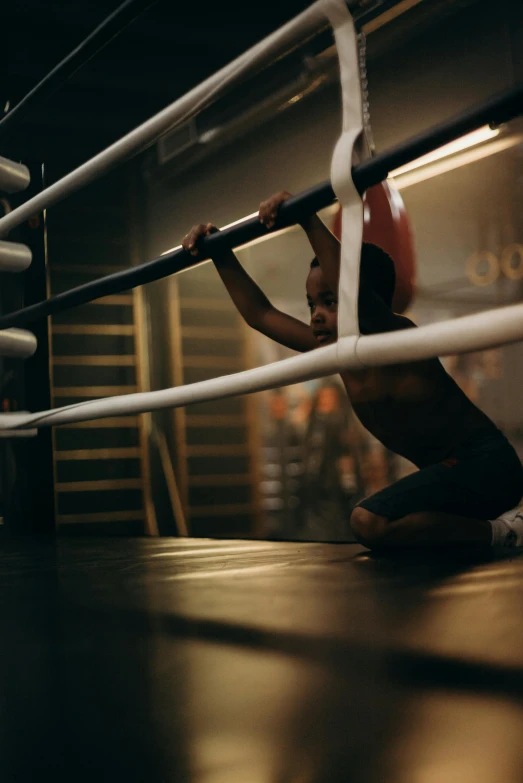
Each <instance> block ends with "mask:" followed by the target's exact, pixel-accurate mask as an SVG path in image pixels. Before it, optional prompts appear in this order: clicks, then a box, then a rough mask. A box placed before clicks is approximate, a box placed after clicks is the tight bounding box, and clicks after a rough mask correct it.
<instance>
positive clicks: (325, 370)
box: [0, 304, 523, 429]
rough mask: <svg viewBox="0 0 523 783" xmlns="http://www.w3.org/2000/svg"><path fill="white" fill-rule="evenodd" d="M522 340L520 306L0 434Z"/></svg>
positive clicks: (22, 421) (8, 420) (82, 406)
mask: <svg viewBox="0 0 523 783" xmlns="http://www.w3.org/2000/svg"><path fill="white" fill-rule="evenodd" d="M522 339H523V304H517V305H511V306H509V307H500V308H498V309H496V310H488V311H487V312H483V313H475V314H474V315H466V316H463V317H461V318H453V319H452V320H449V321H442V322H441V323H437V324H430V325H428V326H420V327H419V328H418V329H405V330H402V331H399V332H388V333H387V334H373V335H366V336H352V337H341V338H340V339H339V340H338V342H337V343H336V344H334V345H327V346H325V347H323V348H318V349H317V350H315V351H310V352H309V353H305V354H302V355H301V356H293V357H292V358H290V359H283V360H281V361H279V362H274V363H273V364H269V365H267V366H265V367H257V368H256V369H254V370H246V371H245V372H240V373H236V374H234V375H224V376H222V377H220V378H212V379H211V380H209V381H201V382H199V383H192V384H188V385H186V386H178V387H176V388H172V389H162V390H161V391H155V392H142V393H139V394H127V395H121V396H119V397H109V398H105V399H101V400H93V401H91V402H82V403H78V404H76V405H67V406H65V407H63V408H57V409H54V410H50V411H43V412H42V413H29V414H24V413H9V414H3V415H1V416H0V429H17V428H26V427H28V428H29V427H37V426H42V427H49V426H51V425H54V424H71V423H74V422H79V421H90V420H91V419H102V418H108V417H109V416H128V415H130V414H137V413H147V412H149V411H154V410H161V409H162V408H180V407H183V406H184V405H192V404H193V403H197V402H209V401H212V400H218V399H224V398H225V397H234V396H236V395H238V394H252V393H253V392H259V391H265V390H267V389H274V388H277V387H280V386H288V385H290V384H293V383H300V382H302V381H307V380H312V379H313V378H323V377H325V376H326V375H333V374H335V373H339V372H342V371H343V370H349V369H358V368H361V367H378V366H383V365H390V364H402V363H405V362H412V361H416V360H420V359H432V358H433V357H435V356H452V355H454V354H458V353H468V352H469V351H481V350H485V349H486V348H494V347H496V346H498V345H503V344H505V343H511V342H517V341H518V340H522Z"/></svg>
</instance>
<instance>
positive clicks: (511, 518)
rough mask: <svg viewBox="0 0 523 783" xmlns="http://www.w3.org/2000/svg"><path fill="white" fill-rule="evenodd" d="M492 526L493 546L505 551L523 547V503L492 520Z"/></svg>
mask: <svg viewBox="0 0 523 783" xmlns="http://www.w3.org/2000/svg"><path fill="white" fill-rule="evenodd" d="M490 524H491V525H492V546H495V547H502V548H503V549H514V548H515V547H523V503H520V505H519V506H516V508H511V509H510V511H505V513H504V514H501V516H499V517H498V518H497V519H492V520H490Z"/></svg>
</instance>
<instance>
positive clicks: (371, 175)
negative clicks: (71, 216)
mask: <svg viewBox="0 0 523 783" xmlns="http://www.w3.org/2000/svg"><path fill="white" fill-rule="evenodd" d="M522 113H523V85H518V86H517V87H516V88H514V89H512V90H508V91H507V92H504V93H502V94H500V95H496V96H494V97H493V98H490V99H489V100H487V101H484V102H483V103H481V104H479V105H478V106H476V107H474V108H472V109H469V110H467V111H466V112H463V113H462V114H459V115H457V116H455V117H453V118H451V119H450V120H447V121H446V122H443V123H441V124H439V125H437V126H436V127H433V128H431V129H430V130H428V131H425V132H423V133H420V134H419V135H418V136H414V137H413V138H411V139H408V140H407V141H405V142H402V143H401V144H398V145H397V146H395V147H393V148H392V149H390V150H389V151H388V152H384V153H383V154H381V155H377V156H376V157H375V158H372V159H371V160H368V161H366V162H365V163H362V164H361V165H360V166H358V167H356V168H354V169H353V172H352V175H353V179H354V182H355V184H356V186H357V188H358V190H359V191H360V193H363V192H364V191H365V190H366V189H367V188H369V187H371V186H372V185H376V184H378V183H379V182H382V181H383V180H384V179H386V177H387V176H388V174H389V173H390V172H391V171H394V169H396V168H399V167H400V166H403V165H405V164H406V163H410V162H411V161H413V160H416V159H417V158H419V157H421V156H422V155H426V154H428V153H429V152H433V151H434V150H436V149H438V148H439V147H441V146H443V145H444V144H448V143H449V142H451V141H454V140H455V139H458V138H460V137H461V136H463V135H464V134H466V133H471V132H472V131H474V130H477V129H478V128H480V127H482V126H483V125H486V124H489V123H491V124H496V125H498V124H501V123H504V122H508V121H509V120H510V119H513V118H514V117H516V116H518V115H520V114H522ZM334 200H335V194H334V191H333V189H332V185H331V183H330V182H323V183H321V184H320V185H317V186H316V187H314V188H311V189H310V190H307V191H304V192H302V193H300V194H298V195H296V196H294V197H293V198H291V199H289V200H288V201H286V202H285V203H284V204H283V205H282V207H281V210H280V217H279V221H278V225H277V226H276V229H278V228H283V227H285V226H291V225H294V224H296V223H298V222H299V220H300V217H303V216H304V215H307V214H309V215H310V214H313V213H314V212H317V211H318V210H320V209H323V208H324V207H327V206H328V205H329V204H331V203H332V202H333V201H334ZM267 233H269V232H268V231H267V229H266V228H265V227H264V226H262V225H261V224H260V222H259V221H258V219H257V218H250V219H249V220H244V221H243V222H241V223H239V224H237V225H236V226H232V227H231V228H228V229H226V230H224V231H221V232H219V233H217V234H213V235H212V236H209V237H207V238H206V239H205V240H204V241H203V243H202V254H201V257H200V260H198V261H195V260H194V258H193V257H192V256H191V255H189V254H188V253H186V252H185V251H184V250H181V249H178V250H173V251H171V252H170V253H167V254H166V255H164V256H160V257H159V258H156V259H154V260H153V261H148V262H147V263H145V264H141V265H140V266H136V267H131V268H130V269H126V270H124V271H122V272H117V273H115V274H113V275H108V276H107V277H102V278H99V279H98V280H93V281H92V282H90V283H85V284H84V285H81V286H78V287H77V288H73V289H71V290H70V291H65V292H64V293H62V294H58V295H57V296H53V297H52V298H51V299H48V300H46V301H44V302H39V303H38V304H35V305H33V306H31V307H26V308H24V309H23V310H18V311H17V312H14V313H10V314H9V315H4V316H2V317H0V329H6V328H8V327H10V326H23V325H25V324H29V323H32V322H33V321H35V320H36V319H38V318H44V317H46V316H48V315H52V314H54V313H59V312H62V311H63V310H68V309H70V308H72V307H77V306H78V305H81V304H85V303H86V302H90V301H92V300H93V299H98V298H99V297H102V296H108V295H110V294H114V293H117V292H119V291H124V290H127V289H129V288H136V287H137V286H140V285H144V284H146V283H151V282H153V281H154V280H160V279H161V278H163V277H167V276H168V275H172V274H175V273H176V272H181V271H183V270H184V269H188V268H189V267H192V266H196V265H197V264H199V263H202V262H203V261H205V260H207V259H208V258H209V257H210V256H211V255H212V254H213V253H215V252H216V251H217V250H218V249H222V248H234V247H239V246H240V245H243V244H246V243H247V242H250V241H252V240H253V239H257V238H258V237H261V236H264V235H265V234H267Z"/></svg>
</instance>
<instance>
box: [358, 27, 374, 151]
mask: <svg viewBox="0 0 523 783" xmlns="http://www.w3.org/2000/svg"><path fill="white" fill-rule="evenodd" d="M358 61H359V68H360V82H361V98H362V106H363V133H364V135H365V141H366V143H367V147H368V149H369V152H370V155H371V156H372V155H374V154H375V152H376V145H375V143H374V135H373V133H372V126H371V124H370V102H369V80H368V74H367V36H366V35H365V33H364V32H363V31H362V32H361V33H359V35H358Z"/></svg>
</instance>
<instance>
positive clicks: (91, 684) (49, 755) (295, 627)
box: [0, 539, 523, 783]
mask: <svg viewBox="0 0 523 783" xmlns="http://www.w3.org/2000/svg"><path fill="white" fill-rule="evenodd" d="M1 548H2V555H1V561H0V562H1V565H0V591H1V592H0V595H1V604H0V605H1V609H0V612H1V618H0V622H1V625H0V629H1V641H0V665H1V675H0V676H1V679H0V683H1V686H0V687H1V692H0V696H1V698H0V780H1V781H2V783H11V782H13V783H14V782H15V781H16V783H26V781H27V782H29V781H31V783H33V781H44V780H45V781H47V780H51V781H54V782H56V781H60V782H61V781H67V783H77V782H78V781H82V782H83V781H92V782H93V783H99V782H100V781H114V783H116V782H117V781H141V782H142V781H143V783H157V782H158V783H160V782H161V783H168V782H170V781H175V782H176V783H184V782H185V781H191V782H192V781H194V782H196V781H197V782H198V783H320V782H321V783H337V782H338V781H344V783H345V782H346V781H350V782H351V783H360V782H363V781H365V783H367V781H373V782H374V781H376V783H395V782H396V781H402V783H403V781H405V783H440V781H441V782H442V783H469V782H470V783H521V781H523V702H522V697H523V611H522V594H523V590H522V588H523V557H522V558H515V559H513V560H505V561H502V562H500V561H498V562H488V561H487V560H486V559H483V560H482V559H481V557H480V556H479V555H475V556H474V555H467V554H465V553H463V554H454V555H449V554H444V553H440V554H439V555H438V556H434V555H432V556H428V555H421V554H417V555H413V554H409V555H401V556H396V557H372V556H369V554H368V553H365V551H364V550H363V549H362V548H361V547H358V546H356V545H352V544H350V545H322V544H287V543H265V542H259V543H252V542H243V541H234V542H229V541H207V540H185V541H180V540H176V539H163V540H104V541H96V542H93V541H92V540H58V541H57V542H47V543H46V542H39V543H38V542H36V541H32V540H29V539H28V540H25V541H22V542H20V541H19V542H15V541H2V542H1Z"/></svg>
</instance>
